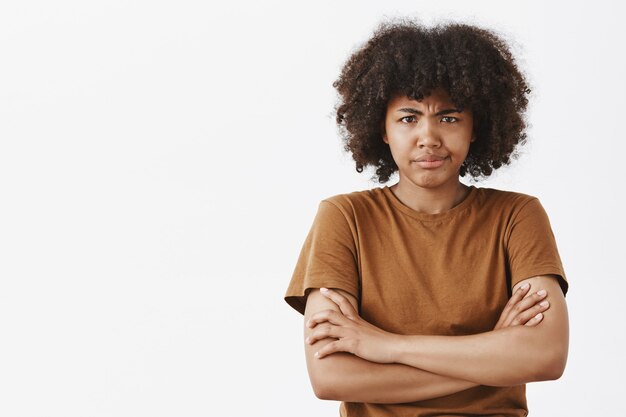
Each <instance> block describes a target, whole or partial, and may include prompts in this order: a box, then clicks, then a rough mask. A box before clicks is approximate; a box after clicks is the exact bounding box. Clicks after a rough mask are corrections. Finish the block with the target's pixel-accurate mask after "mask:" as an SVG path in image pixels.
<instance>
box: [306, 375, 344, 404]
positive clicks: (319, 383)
mask: <svg viewBox="0 0 626 417" xmlns="http://www.w3.org/2000/svg"><path fill="white" fill-rule="evenodd" d="M310 380H311V386H312V387H313V392H314V393H315V396H316V397H317V398H319V399H320V400H331V401H339V399H338V398H337V389H336V388H337V387H336V384H334V383H333V381H331V380H330V379H329V378H323V377H321V375H315V374H313V375H310Z"/></svg>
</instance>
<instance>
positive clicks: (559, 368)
mask: <svg viewBox="0 0 626 417" xmlns="http://www.w3.org/2000/svg"><path fill="white" fill-rule="evenodd" d="M566 364H567V347H564V348H559V349H554V350H553V352H552V353H551V354H549V355H546V360H545V361H544V362H543V364H542V369H541V370H540V372H539V375H538V376H539V378H538V379H537V380H539V381H555V380H557V379H559V378H561V376H563V373H564V372H565V365H566Z"/></svg>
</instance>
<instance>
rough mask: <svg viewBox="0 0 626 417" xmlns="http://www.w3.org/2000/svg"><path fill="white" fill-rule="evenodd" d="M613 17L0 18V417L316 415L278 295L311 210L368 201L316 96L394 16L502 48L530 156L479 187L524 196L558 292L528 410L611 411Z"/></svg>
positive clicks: (106, 5) (618, 50)
mask: <svg viewBox="0 0 626 417" xmlns="http://www.w3.org/2000/svg"><path fill="white" fill-rule="evenodd" d="M385 4H386V5H385ZM623 7H624V6H622V5H621V4H620V3H619V2H618V1H613V2H611V1H594V2H580V1H578V2H576V1H567V2H565V1H560V2H556V1H554V2H538V1H533V2H521V1H516V2H500V1H475V2H467V1H448V2H435V1H429V2H424V1H387V2H373V1H371V2H363V1H342V2H331V1H321V2H320V1H318V2H306V3H305V2H287V1H285V2H267V1H265V2H253V1H243V2H235V3H232V4H231V5H225V4H221V5H214V4H213V3H212V2H201V1H195V2H191V1H176V2H175V1H127V0H124V1H120V0H118V1H91V2H84V1H56V2H47V1H19V2H18V1H3V2H2V3H1V5H0V56H1V64H0V141H1V142H0V415H2V416H64V417H70V416H155V417H156V416H252V415H254V416H294V415H298V416H323V415H326V416H335V415H338V408H339V403H337V402H330V401H322V400H319V399H317V398H316V397H315V396H314V394H313V391H312V390H311V388H310V385H309V381H308V377H307V373H306V368H305V362H304V350H303V346H304V345H303V341H302V316H300V315H299V314H298V313H297V312H296V311H295V310H292V309H291V308H290V307H289V306H288V305H287V304H286V303H285V302H284V300H283V295H284V292H285V290H286V287H287V284H288V282H289V279H290V277H291V273H292V271H293V267H294V266H295V262H296V259H297V256H298V254H299V251H300V248H301V245H302V243H303V241H304V238H305V236H306V233H307V232H308V229H309V227H310V225H311V222H312V220H313V216H314V215H315V211H316V209H317V204H318V203H319V201H320V200H321V199H323V198H325V197H327V196H331V195H334V194H338V193H344V192H350V191H355V190H361V189H366V188H372V187H375V186H380V184H376V183H373V182H370V181H369V177H370V176H371V175H372V173H373V172H372V171H368V172H364V173H363V174H357V173H356V172H355V170H354V164H353V162H351V159H350V157H349V156H348V155H346V154H345V153H343V151H342V149H341V148H342V145H341V142H340V139H339V138H338V135H337V131H336V128H335V124H334V116H333V106H334V104H335V92H334V90H333V89H332V86H331V84H332V82H333V81H334V80H335V78H336V77H337V75H338V73H339V69H340V67H341V65H342V63H343V62H344V60H345V59H346V58H347V57H348V56H349V54H350V53H351V52H352V51H353V50H354V48H356V47H357V46H359V45H360V44H361V43H362V42H364V41H365V40H366V39H367V37H368V36H369V35H370V34H371V32H372V30H373V29H374V28H375V27H376V26H377V24H378V23H379V22H380V21H381V19H383V18H384V17H390V16H397V15H409V16H413V17H419V18H421V19H422V20H423V21H424V23H427V24H429V23H431V22H436V21H441V20H442V19H444V20H445V19H452V20H457V21H458V20H460V21H463V22H467V23H474V24H478V25H483V26H485V27H488V28H491V29H494V30H496V31H498V32H499V33H501V34H503V35H504V36H506V37H507V38H509V39H510V40H511V45H512V49H513V51H514V53H515V54H516V55H517V56H518V59H519V63H520V65H521V66H522V67H523V68H524V69H525V70H526V72H527V74H528V79H529V81H530V83H531V85H532V89H533V93H532V97H531V105H530V109H529V113H528V115H529V120H530V122H531V124H532V126H531V128H530V129H529V131H528V133H529V143H528V145H527V146H525V147H524V148H523V149H522V156H521V158H520V159H519V160H518V161H516V162H514V163H513V165H511V166H510V167H507V168H505V169H501V170H500V171H499V172H498V174H497V175H496V176H495V177H494V178H492V179H491V180H489V181H486V182H483V183H479V184H478V186H489V187H496V188H503V189H508V190H513V191H519V192H525V193H528V194H532V195H535V196H538V197H539V198H540V199H541V201H542V203H543V205H544V207H545V208H546V210H547V212H548V214H549V216H550V219H551V221H552V226H553V230H554V233H555V235H556V237H557V242H558V245H559V249H560V253H561V256H562V260H563V263H564V266H565V269H566V273H567V275H568V279H569V281H570V285H571V286H570V292H569V293H568V297H567V301H568V305H569V309H570V320H571V340H570V355H569V362H568V367H567V369H566V372H565V374H564V375H563V377H562V378H561V379H560V380H558V381H553V382H545V383H534V384H530V385H529V386H528V401H529V406H530V411H531V415H533V416H588V415H618V413H620V412H623V410H624V408H623V395H624V392H626V383H625V382H624V381H625V379H624V375H625V374H626V363H625V360H624V355H623V352H624V351H626V335H625V332H624V328H625V326H624V319H625V318H626V314H625V313H626V307H625V306H626V303H625V302H624V301H623V299H624V289H625V288H626V287H625V285H624V280H625V277H624V273H623V267H622V266H621V265H622V263H623V261H624V243H623V238H624V235H625V233H626V230H625V229H626V228H625V221H624V215H623V210H622V209H621V207H620V205H622V202H623V199H622V197H623V193H624V187H623V185H622V181H621V177H622V175H623V169H624V164H623V161H624V157H625V153H626V146H625V141H626V137H625V136H626V135H625V134H624V129H625V127H624V97H626V86H625V81H624V74H626V65H625V62H624V46H623V39H625V38H626V29H625V25H624V17H625V13H624V8H623ZM393 182H395V181H392V182H390V183H389V184H388V185H391V184H392V183H393Z"/></svg>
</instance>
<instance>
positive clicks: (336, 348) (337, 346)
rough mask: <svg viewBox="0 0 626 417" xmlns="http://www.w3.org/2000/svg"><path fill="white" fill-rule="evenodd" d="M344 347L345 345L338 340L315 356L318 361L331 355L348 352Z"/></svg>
mask: <svg viewBox="0 0 626 417" xmlns="http://www.w3.org/2000/svg"><path fill="white" fill-rule="evenodd" d="M343 345H344V344H343V343H342V342H341V340H336V341H334V342H331V343H329V344H327V345H325V346H324V347H323V348H321V349H320V350H318V351H317V352H315V355H314V356H315V357H316V358H317V359H322V358H324V357H326V356H328V355H330V354H331V353H335V352H347V350H346V348H345V347H344V346H343Z"/></svg>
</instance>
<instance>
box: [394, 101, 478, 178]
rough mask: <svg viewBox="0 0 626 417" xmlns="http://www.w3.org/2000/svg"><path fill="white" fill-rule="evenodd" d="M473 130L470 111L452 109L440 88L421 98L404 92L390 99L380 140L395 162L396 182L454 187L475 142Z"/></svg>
mask: <svg viewBox="0 0 626 417" xmlns="http://www.w3.org/2000/svg"><path fill="white" fill-rule="evenodd" d="M472 129H473V118H472V112H471V110H470V109H464V110H463V111H460V109H457V108H455V106H454V104H453V103H452V101H451V99H450V96H449V95H448V93H447V92H446V91H445V90H443V89H436V90H434V91H433V92H432V93H431V95H429V96H428V97H425V98H424V99H423V100H421V101H416V100H412V99H410V98H409V97H407V96H404V95H399V96H396V97H394V98H392V99H391V100H390V101H389V103H388V105H387V115H386V117H385V130H384V134H383V140H384V141H385V143H387V144H388V145H389V148H390V150H391V154H392V156H393V159H394V161H395V162H396V165H398V169H399V174H400V181H399V182H400V183H407V182H408V183H411V185H412V186H417V187H423V188H439V187H441V188H445V187H452V186H457V185H458V183H459V170H460V168H461V164H463V161H464V160H465V157H466V156H467V153H468V151H469V146H470V143H471V142H473V141H474V136H473V130H472ZM404 185H405V186H406V185H407V184H404Z"/></svg>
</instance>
